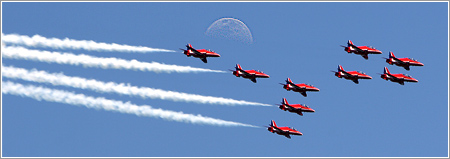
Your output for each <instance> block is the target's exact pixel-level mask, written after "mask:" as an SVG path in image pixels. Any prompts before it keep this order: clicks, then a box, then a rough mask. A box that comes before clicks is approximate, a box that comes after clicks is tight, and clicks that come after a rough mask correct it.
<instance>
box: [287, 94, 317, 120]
mask: <svg viewBox="0 0 450 159" xmlns="http://www.w3.org/2000/svg"><path fill="white" fill-rule="evenodd" d="M280 109H281V110H284V111H286V110H287V111H289V112H293V113H297V114H298V115H300V116H303V113H302V112H315V111H314V109H311V108H310V107H308V106H307V105H304V104H289V103H288V102H287V100H286V98H283V101H282V102H281V105H280Z"/></svg>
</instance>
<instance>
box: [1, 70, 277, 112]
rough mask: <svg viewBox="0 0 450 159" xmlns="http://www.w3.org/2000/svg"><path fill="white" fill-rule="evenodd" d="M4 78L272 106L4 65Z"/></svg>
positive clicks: (159, 96) (186, 99)
mask: <svg viewBox="0 0 450 159" xmlns="http://www.w3.org/2000/svg"><path fill="white" fill-rule="evenodd" d="M1 70H2V76H3V77H7V78H13V79H22V80H26V81H32V82H40V83H50V84H52V85H58V86H67V87H74V88H80V89H90V90H93V91H97V92H102V93H117V94H123V95H129V96H139V97H142V98H152V99H154V98H157V99H163V100H172V101H182V102H194V103H201V104H221V105H260V106H271V105H269V104H262V103H257V102H248V101H243V100H235V99H230V98H222V97H212V96H203V95H197V94H188V93H181V92H174V91H166V90H161V89H154V88H148V87H137V86H130V85H129V84H125V83H114V82H103V81H97V80H95V79H86V78H81V77H71V76H66V75H64V74H62V73H48V72H46V71H38V70H36V69H32V70H31V71H30V70H26V69H23V68H16V67H11V66H3V65H2V69H1Z"/></svg>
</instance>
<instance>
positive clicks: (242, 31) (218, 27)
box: [205, 18, 253, 44]
mask: <svg viewBox="0 0 450 159" xmlns="http://www.w3.org/2000/svg"><path fill="white" fill-rule="evenodd" d="M205 34H206V35H208V36H211V37H216V38H222V39H228V40H234V41H240V42H244V43H249V44H251V43H253V37H252V33H251V32H250V29H248V27H247V25H245V24H244V23H243V22H242V21H240V20H238V19H234V18H221V19H219V20H216V21H215V22H214V23H212V24H211V25H210V26H209V27H208V29H207V30H206V32H205Z"/></svg>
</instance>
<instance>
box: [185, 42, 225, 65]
mask: <svg viewBox="0 0 450 159" xmlns="http://www.w3.org/2000/svg"><path fill="white" fill-rule="evenodd" d="M186 48H187V50H184V49H181V48H180V50H183V53H184V54H186V56H187V57H189V56H193V57H196V58H200V59H201V60H202V61H203V62H204V63H207V62H208V61H207V60H206V57H220V55H219V54H218V53H215V52H214V51H211V50H209V49H208V50H206V49H200V50H196V49H194V48H192V45H191V44H187V45H186Z"/></svg>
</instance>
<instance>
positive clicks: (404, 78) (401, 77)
mask: <svg viewBox="0 0 450 159" xmlns="http://www.w3.org/2000/svg"><path fill="white" fill-rule="evenodd" d="M381 78H382V79H385V80H386V81H387V80H391V81H392V82H397V83H399V84H401V85H405V82H419V81H418V80H416V79H414V78H412V77H411V76H410V75H407V74H391V73H390V72H389V70H388V69H387V68H386V67H384V74H381Z"/></svg>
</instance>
